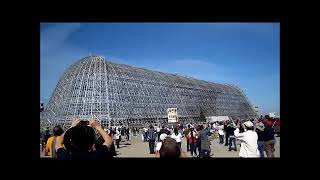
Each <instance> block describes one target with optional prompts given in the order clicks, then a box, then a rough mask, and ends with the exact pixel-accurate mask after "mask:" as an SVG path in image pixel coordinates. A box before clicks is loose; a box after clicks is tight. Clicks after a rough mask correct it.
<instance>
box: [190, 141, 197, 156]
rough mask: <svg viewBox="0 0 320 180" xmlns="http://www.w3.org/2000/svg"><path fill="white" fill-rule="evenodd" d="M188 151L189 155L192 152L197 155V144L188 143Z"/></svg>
mask: <svg viewBox="0 0 320 180" xmlns="http://www.w3.org/2000/svg"><path fill="white" fill-rule="evenodd" d="M190 152H191V156H193V154H194V155H196V156H197V144H195V143H192V144H190Z"/></svg>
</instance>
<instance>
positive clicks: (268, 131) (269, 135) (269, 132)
mask: <svg viewBox="0 0 320 180" xmlns="http://www.w3.org/2000/svg"><path fill="white" fill-rule="evenodd" d="M264 132H265V134H264V141H270V140H274V129H273V128H272V127H266V128H265V129H264Z"/></svg>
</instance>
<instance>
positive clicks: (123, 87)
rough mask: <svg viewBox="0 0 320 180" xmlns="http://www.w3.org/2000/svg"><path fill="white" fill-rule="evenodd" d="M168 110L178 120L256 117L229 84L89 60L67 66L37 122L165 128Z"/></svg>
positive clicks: (94, 59)
mask: <svg viewBox="0 0 320 180" xmlns="http://www.w3.org/2000/svg"><path fill="white" fill-rule="evenodd" d="M168 108H177V111H178V117H179V121H197V120H199V115H200V111H202V112H203V113H204V115H205V116H230V117H240V118H250V117H254V116H255V115H256V114H255V112H254V110H253V109H252V106H251V104H250V102H249V100H248V99H247V98H246V96H245V94H244V93H243V92H242V91H241V89H240V88H238V87H236V86H234V85H226V84H217V83H212V82H207V81H202V80H196V79H193V78H190V77H183V76H179V75H175V74H168V73H162V72H158V71H151V70H147V69H144V68H136V67H132V66H128V65H124V64H116V63H112V62H109V61H106V60H105V59H104V58H103V57H101V56H89V57H85V58H83V59H81V60H79V61H77V62H76V63H74V64H73V65H71V66H70V67H69V68H68V69H67V70H66V71H65V73H64V74H63V75H62V77H61V78H60V80H59V82H58V85H57V86H56V88H55V90H54V92H53V94H52V96H51V98H50V100H49V103H48V106H47V108H46V109H45V111H44V112H43V114H42V115H41V119H42V121H41V122H42V123H43V124H45V125H48V124H47V123H49V124H51V125H56V124H60V125H61V124H62V125H64V126H69V125H70V123H71V120H72V119H73V118H75V117H79V118H80V119H86V118H90V117H92V115H95V116H96V117H98V118H99V119H100V120H101V122H102V123H103V124H104V125H112V124H119V123H122V124H127V125H144V124H145V123H147V122H159V123H165V122H166V121H167V109H168ZM109 123H110V124H109Z"/></svg>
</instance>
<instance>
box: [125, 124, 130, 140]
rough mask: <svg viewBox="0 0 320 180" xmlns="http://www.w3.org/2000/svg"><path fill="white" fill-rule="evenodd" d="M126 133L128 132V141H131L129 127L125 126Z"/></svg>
mask: <svg viewBox="0 0 320 180" xmlns="http://www.w3.org/2000/svg"><path fill="white" fill-rule="evenodd" d="M125 133H126V136H127V141H129V136H130V131H129V127H126V128H125Z"/></svg>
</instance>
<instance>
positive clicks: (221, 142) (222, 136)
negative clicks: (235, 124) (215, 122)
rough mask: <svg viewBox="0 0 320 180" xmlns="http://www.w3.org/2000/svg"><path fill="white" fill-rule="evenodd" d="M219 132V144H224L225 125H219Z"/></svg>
mask: <svg viewBox="0 0 320 180" xmlns="http://www.w3.org/2000/svg"><path fill="white" fill-rule="evenodd" d="M218 134H219V140H220V141H219V144H223V138H224V132H223V125H220V126H218Z"/></svg>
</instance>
